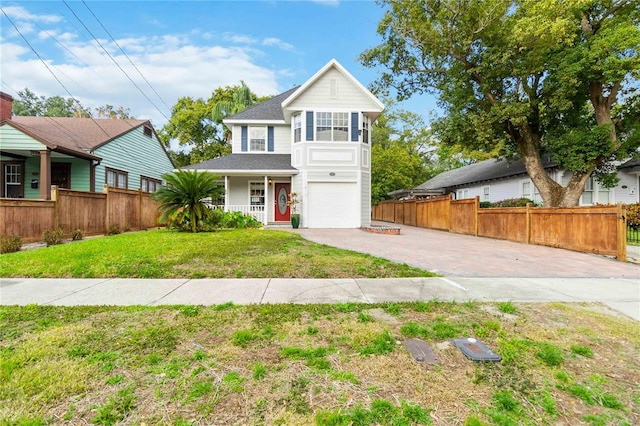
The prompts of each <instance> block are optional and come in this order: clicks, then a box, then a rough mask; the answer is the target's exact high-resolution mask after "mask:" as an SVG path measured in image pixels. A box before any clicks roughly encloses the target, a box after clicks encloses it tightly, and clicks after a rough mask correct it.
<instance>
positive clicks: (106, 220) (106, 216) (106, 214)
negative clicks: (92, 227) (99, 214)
mask: <svg viewBox="0 0 640 426" xmlns="http://www.w3.org/2000/svg"><path fill="white" fill-rule="evenodd" d="M102 192H103V193H105V194H107V196H106V198H105V203H104V233H105V234H106V233H108V232H109V185H107V184H106V183H105V184H104V186H103V187H102Z"/></svg>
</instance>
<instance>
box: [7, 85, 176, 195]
mask: <svg viewBox="0 0 640 426" xmlns="http://www.w3.org/2000/svg"><path fill="white" fill-rule="evenodd" d="M0 101H1V103H0V119H1V121H0V165H1V168H2V171H1V173H0V197H2V198H31V199H45V200H48V199H51V185H57V186H58V187H60V188H67V189H73V190H78V191H90V192H102V189H103V186H104V184H108V185H109V186H113V187H118V188H127V189H135V190H137V189H141V190H142V191H144V192H154V191H155V190H156V189H157V188H158V187H159V185H161V184H162V175H163V174H164V173H167V172H170V171H171V170H173V169H174V166H173V163H172V162H171V159H170V158H169V156H168V154H167V151H166V150H165V148H164V146H163V145H162V143H161V142H160V140H159V139H158V136H157V134H156V132H155V130H154V129H153V127H152V126H151V123H150V122H149V121H148V120H122V119H93V118H68V117H22V116H12V104H13V98H12V97H11V96H10V95H8V94H6V93H2V92H0Z"/></svg>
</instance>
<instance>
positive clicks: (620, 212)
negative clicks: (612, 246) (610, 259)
mask: <svg viewBox="0 0 640 426" xmlns="http://www.w3.org/2000/svg"><path fill="white" fill-rule="evenodd" d="M616 217H617V219H618V220H617V222H618V232H617V234H618V235H617V241H618V244H617V246H618V247H617V254H616V259H618V260H619V261H621V262H626V261H627V206H623V205H622V203H618V208H617V210H616Z"/></svg>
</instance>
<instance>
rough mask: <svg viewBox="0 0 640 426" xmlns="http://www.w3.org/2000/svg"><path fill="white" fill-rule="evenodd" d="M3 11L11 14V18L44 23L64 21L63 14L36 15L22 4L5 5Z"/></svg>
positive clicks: (8, 14)
mask: <svg viewBox="0 0 640 426" xmlns="http://www.w3.org/2000/svg"><path fill="white" fill-rule="evenodd" d="M2 11H3V12H4V13H6V14H7V16H9V18H11V19H16V20H20V21H34V22H43V23H49V24H52V23H56V22H60V21H62V17H61V16H56V15H34V14H32V13H29V12H28V11H27V10H26V9H25V8H23V7H20V6H7V7H3V8H2Z"/></svg>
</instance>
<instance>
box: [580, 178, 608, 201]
mask: <svg viewBox="0 0 640 426" xmlns="http://www.w3.org/2000/svg"><path fill="white" fill-rule="evenodd" d="M610 195H611V190H610V189H607V188H603V187H602V186H600V184H599V183H598V182H597V181H596V180H595V179H594V178H593V176H591V177H590V178H589V179H588V180H587V182H586V183H585V185H584V192H583V193H582V196H580V205H592V204H609V200H610Z"/></svg>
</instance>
